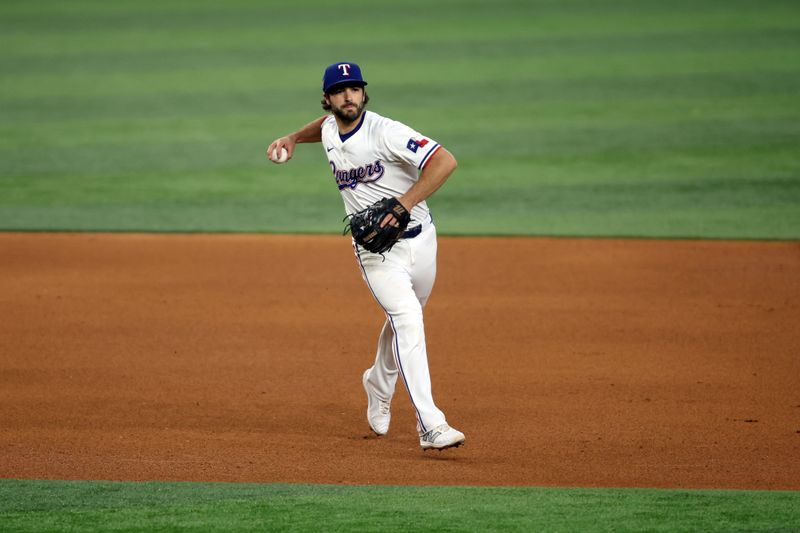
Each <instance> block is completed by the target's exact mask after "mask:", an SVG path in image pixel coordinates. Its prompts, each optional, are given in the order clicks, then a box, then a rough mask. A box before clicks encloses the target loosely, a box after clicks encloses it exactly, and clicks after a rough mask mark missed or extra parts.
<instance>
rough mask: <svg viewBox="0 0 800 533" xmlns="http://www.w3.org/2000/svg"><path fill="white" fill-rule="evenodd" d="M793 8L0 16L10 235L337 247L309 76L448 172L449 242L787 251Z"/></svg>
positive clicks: (400, 6)
mask: <svg viewBox="0 0 800 533" xmlns="http://www.w3.org/2000/svg"><path fill="white" fill-rule="evenodd" d="M799 52H800V3H799V2H797V1H778V0H768V1H741V0H695V1H685V0H673V1H670V2H664V1H657V0H613V1H612V0H591V1H590V0H539V1H520V2H515V1H509V0H501V1H496V2H484V1H444V2H423V1H419V0H413V1H404V2H397V1H388V0H378V1H370V2H366V1H365V2H360V1H353V2H348V3H337V2H323V1H308V0H298V1H293V2H257V1H246V0H238V1H227V2H212V1H179V0H159V1H136V2H132V1H130V2H129V1H121V2H101V1H70V2H61V1H36V2H29V1H14V0H4V1H3V2H2V4H0V72H2V78H1V79H0V230H89V231H102V230H113V231H181V232H184V231H185V232H196V231H223V232H289V233H294V232H300V233H308V232H311V233H316V232H318V233H336V232H339V231H341V228H342V224H341V219H342V216H343V214H344V213H343V207H342V202H341V199H340V196H339V193H338V191H337V188H336V186H335V183H334V181H333V178H332V176H331V173H330V168H329V166H328V164H327V160H326V158H325V156H324V153H323V151H322V148H321V147H320V146H319V145H306V146H300V149H299V150H298V153H297V155H296V157H295V159H294V160H292V161H291V162H290V163H289V164H286V165H274V164H271V163H268V161H267V159H266V157H265V149H266V147H267V146H268V145H269V143H270V142H271V141H272V140H273V139H275V138H276V137H279V136H281V135H284V134H286V133H289V132H291V131H294V130H296V129H298V128H299V127H300V126H302V125H304V124H306V123H307V122H309V121H311V120H313V119H314V118H317V117H319V116H321V115H322V113H323V111H322V109H321V108H320V105H319V101H320V98H321V77H322V72H323V70H324V68H325V67H326V66H327V65H328V64H330V63H333V62H336V61H343V60H344V61H354V62H357V63H359V64H360V65H361V66H362V69H363V73H364V76H365V78H366V79H367V80H368V82H369V87H368V91H369V94H370V98H371V101H370V104H369V108H370V109H372V110H374V111H376V112H378V113H381V114H383V115H386V116H389V117H391V118H394V119H397V120H400V121H402V122H405V123H407V124H409V125H410V126H412V127H414V128H415V129H417V130H418V131H420V132H423V133H424V134H426V135H429V136H431V137H433V138H435V139H436V140H437V141H439V142H441V143H442V144H443V145H444V146H446V147H447V148H448V149H450V151H452V152H453V153H454V154H455V155H456V157H457V158H458V160H459V163H460V166H459V169H458V171H457V172H456V174H454V175H453V177H452V178H451V179H450V181H449V182H448V183H447V185H446V186H445V187H444V188H442V189H441V190H440V191H439V192H438V193H437V194H436V195H435V196H434V197H433V198H432V199H431V200H430V202H429V203H430V205H431V207H432V209H433V211H434V215H435V217H436V220H437V226H438V227H439V230H440V232H441V233H443V234H450V235H456V234H485V235H503V234H506V235H515V234H516V235H583V236H639V237H702V238H768V239H772V238H777V239H796V238H798V237H800V99H799V98H798V95H800V61H798V57H800V53H799Z"/></svg>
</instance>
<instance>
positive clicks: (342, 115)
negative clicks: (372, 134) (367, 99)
mask: <svg viewBox="0 0 800 533" xmlns="http://www.w3.org/2000/svg"><path fill="white" fill-rule="evenodd" d="M345 105H347V104H345ZM352 105H353V106H355V107H352V108H348V109H344V107H332V108H331V111H332V112H333V114H334V115H336V116H337V117H338V118H339V120H341V121H342V122H344V123H345V124H352V123H353V122H355V120H356V119H357V118H358V117H360V116H361V112H362V111H364V102H363V101H362V102H361V103H360V104H352Z"/></svg>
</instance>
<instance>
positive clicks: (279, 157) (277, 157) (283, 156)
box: [269, 148, 289, 163]
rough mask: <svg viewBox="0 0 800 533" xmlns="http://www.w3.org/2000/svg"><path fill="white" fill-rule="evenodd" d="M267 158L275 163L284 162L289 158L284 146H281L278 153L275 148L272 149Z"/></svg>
mask: <svg viewBox="0 0 800 533" xmlns="http://www.w3.org/2000/svg"><path fill="white" fill-rule="evenodd" d="M269 158H270V159H271V160H272V161H273V162H275V163H285V162H286V160H287V159H289V152H287V151H286V148H281V152H280V154H278V151H277V150H273V151H272V153H271V154H270V155H269Z"/></svg>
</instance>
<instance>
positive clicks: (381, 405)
mask: <svg viewBox="0 0 800 533" xmlns="http://www.w3.org/2000/svg"><path fill="white" fill-rule="evenodd" d="M389 409H390V404H389V402H384V401H379V402H378V410H379V411H380V412H381V414H382V415H384V416H386V415H388V414H389Z"/></svg>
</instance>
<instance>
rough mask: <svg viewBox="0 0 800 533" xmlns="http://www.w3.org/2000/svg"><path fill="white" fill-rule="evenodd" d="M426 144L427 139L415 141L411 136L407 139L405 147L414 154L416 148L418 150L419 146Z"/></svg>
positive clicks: (422, 146)
mask: <svg viewBox="0 0 800 533" xmlns="http://www.w3.org/2000/svg"><path fill="white" fill-rule="evenodd" d="M426 144H428V139H422V140H421V141H417V140H415V139H414V138H411V139H409V140H408V144H406V148H408V149H409V150H411V151H412V152H414V153H415V154H416V153H417V150H419V149H420V148H424V147H425V145H426Z"/></svg>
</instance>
